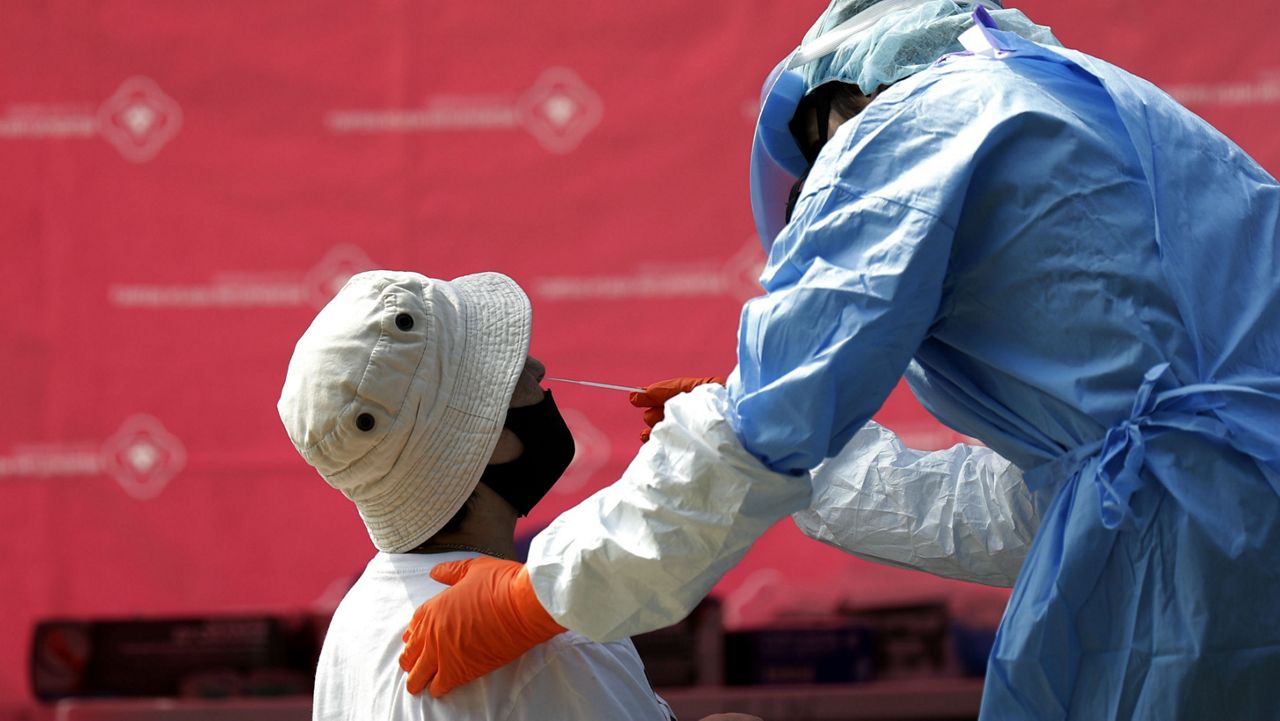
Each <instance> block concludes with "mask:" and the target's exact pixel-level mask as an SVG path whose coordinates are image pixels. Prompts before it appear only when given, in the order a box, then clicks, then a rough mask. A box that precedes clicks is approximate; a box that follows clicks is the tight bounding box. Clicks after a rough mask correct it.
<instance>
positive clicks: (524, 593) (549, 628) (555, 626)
mask: <svg viewBox="0 0 1280 721" xmlns="http://www.w3.org/2000/svg"><path fill="white" fill-rule="evenodd" d="M511 585H512V589H511V593H512V597H513V599H514V601H515V604H516V608H517V610H518V611H519V612H520V618H521V621H522V622H523V623H524V624H525V625H526V626H527V627H528V629H529V632H530V633H531V634H532V635H533V636H535V637H537V638H539V639H541V640H546V639H548V638H551V637H552V636H555V635H556V634H559V633H563V632H565V631H567V630H568V629H566V628H565V627H564V626H561V625H560V624H559V623H557V622H556V620H555V619H554V618H552V617H551V614H550V613H548V612H547V609H546V608H545V607H544V606H543V605H542V602H541V601H539V600H538V594H537V593H535V592H534V590H533V579H531V578H529V567H528V566H525V565H521V566H520V570H519V571H517V572H516V576H515V578H514V579H512V584H511Z"/></svg>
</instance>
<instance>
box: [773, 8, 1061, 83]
mask: <svg viewBox="0 0 1280 721" xmlns="http://www.w3.org/2000/svg"><path fill="white" fill-rule="evenodd" d="M975 4H976V3H973V2H965V3H963V4H962V3H957V2H954V1H953V0H923V1H916V2H912V1H911V0H905V1H903V0H832V2H831V5H830V6H828V7H827V9H826V11H825V12H824V13H822V16H821V17H819V18H818V22H816V23H814V25H813V27H812V28H810V29H809V32H808V33H806V34H805V36H804V41H803V42H802V43H801V46H800V47H801V52H804V50H805V48H806V47H812V46H811V45H810V43H813V42H814V41H822V40H828V41H830V40H833V39H834V37H829V36H834V35H836V34H841V33H842V28H841V25H842V24H844V23H846V22H847V21H850V20H851V19H853V18H856V17H858V16H859V15H861V16H862V17H863V18H864V19H866V18H867V17H868V16H873V17H874V15H876V14H879V17H878V19H875V22H874V23H873V24H872V25H871V26H870V27H867V28H866V29H865V30H864V31H863V32H861V33H858V34H856V35H854V36H852V37H850V38H849V39H848V40H846V41H844V42H842V43H840V44H839V45H837V46H836V49H835V52H831V53H828V54H826V55H824V56H823V57H820V58H817V59H816V60H813V61H812V62H809V63H807V64H805V65H802V66H796V69H797V70H799V71H800V72H801V74H803V76H804V79H805V85H806V88H807V89H808V90H812V89H813V88H816V87H818V86H819V85H822V84H823V83H828V82H831V81H833V80H839V81H842V82H846V83H851V84H854V85H857V86H858V87H859V88H861V89H862V92H864V93H866V94H867V95H870V94H871V93H873V92H875V91H876V89H877V88H879V87H880V86H881V85H892V84H893V83H896V82H898V81H899V80H902V79H903V78H906V77H909V76H911V75H914V74H916V73H917V72H919V71H921V70H924V69H925V68H927V67H929V66H930V65H932V64H933V62H934V61H935V60H937V59H938V58H940V57H942V56H943V55H946V54H948V53H953V52H960V51H962V50H963V49H964V48H962V47H961V46H960V42H959V40H958V38H959V37H960V34H961V33H963V32H964V31H965V30H967V29H968V28H970V27H972V26H973V20H972V19H971V17H970V15H971V14H972V13H973V10H974V6H975ZM982 4H983V5H986V6H988V8H990V9H991V16H992V17H993V18H995V20H996V22H997V23H998V24H999V25H1000V29H1001V30H1008V31H1011V32H1014V33H1017V34H1018V35H1021V36H1022V37H1024V38H1027V39H1028V40H1032V41H1034V42H1037V43H1040V44H1042V45H1060V43H1059V42H1058V40H1057V38H1055V37H1054V36H1053V33H1052V32H1050V30H1049V28H1047V27H1044V26H1043V25H1036V24H1035V23H1033V22H1031V20H1030V19H1029V18H1027V16H1026V15H1023V14H1022V12H1021V11H1020V10H1004V9H1001V8H1002V7H1003V5H1002V4H1001V3H1000V1H999V0H985V1H984V2H983V3H982ZM855 22H856V21H855Z"/></svg>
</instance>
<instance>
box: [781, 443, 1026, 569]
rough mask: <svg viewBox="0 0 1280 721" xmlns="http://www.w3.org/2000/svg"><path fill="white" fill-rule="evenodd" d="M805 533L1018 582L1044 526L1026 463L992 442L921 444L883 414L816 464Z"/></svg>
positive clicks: (915, 563) (873, 552)
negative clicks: (886, 423)
mask: <svg viewBox="0 0 1280 721" xmlns="http://www.w3.org/2000/svg"><path fill="white" fill-rule="evenodd" d="M812 477H813V498H812V500H811V502H810V504H809V508H808V510H804V511H800V512H799V513H796V514H795V515H794V516H793V518H794V520H795V522H796V525H797V526H799V527H800V530H801V531H803V532H804V534H805V535H807V536H809V537H810V538H813V539H815V540H818V541H822V542H823V543H826V544H829V545H832V546H835V547H836V548H839V549H840V550H842V551H846V552H848V553H851V554H853V555H855V556H859V557H861V558H866V559H868V560H872V561H876V562H879V563H887V564H890V565H894V566H904V567H907V568H914V569H918V570H921V571H927V572H929V573H933V574H936V575H939V576H946V577H947V578H957V579H961V580H965V581H975V582H977V583H985V584H988V585H991V586H1012V585H1013V582H1014V579H1015V578H1017V576H1018V570H1019V569H1020V568H1022V561H1023V559H1025V558H1026V556H1027V550H1028V549H1029V548H1030V546H1031V539H1032V538H1033V537H1034V536H1035V533H1036V529H1037V528H1038V527H1039V525H1040V519H1039V517H1038V515H1037V513H1036V509H1035V506H1034V503H1033V501H1032V496H1031V492H1030V491H1029V490H1028V489H1027V487H1026V485H1025V484H1024V483H1023V482H1022V472H1021V471H1020V470H1019V469H1018V468H1017V466H1014V465H1013V464H1012V463H1010V462H1009V461H1007V460H1005V459H1004V458H1002V457H1001V456H999V455H997V454H996V453H995V451H992V450H991V449H989V448H985V447H982V446H968V445H956V446H953V447H951V448H948V449H946V450H942V451H932V452H925V451H915V450H912V449H910V448H907V447H905V446H903V445H902V442H901V441H899V440H898V437H897V436H895V435H894V434H893V432H892V431H890V430H889V429H887V428H884V427H883V426H880V425H878V424H876V423H867V425H866V426H864V427H863V428H862V430H860V431H858V433H857V434H856V435H854V437H853V438H852V439H851V440H850V441H849V443H848V444H846V445H845V447H844V449H843V450H841V451H840V453H839V454H837V455H836V456H835V457H833V458H829V459H827V460H826V461H824V462H823V463H822V465H820V466H818V467H817V468H815V469H814V471H813V473H812Z"/></svg>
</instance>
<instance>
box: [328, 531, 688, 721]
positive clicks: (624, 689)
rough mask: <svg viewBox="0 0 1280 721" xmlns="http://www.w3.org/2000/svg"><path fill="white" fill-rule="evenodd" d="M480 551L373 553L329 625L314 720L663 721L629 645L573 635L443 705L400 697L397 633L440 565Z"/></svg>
mask: <svg viewBox="0 0 1280 721" xmlns="http://www.w3.org/2000/svg"><path fill="white" fill-rule="evenodd" d="M478 555H479V554H476V553H439V554H430V555H423V554H409V553H379V554H378V555H376V556H374V557H373V560H371V561H370V562H369V565H368V567H367V568H365V572H364V574H363V575H362V576H361V577H360V580H358V581H356V584H355V586H353V587H352V588H351V590H350V591H348V592H347V595H346V597H345V598H343V599H342V603H341V604H339V606H338V610H337V611H336V612H335V613H334V615H333V621H332V622H330V624H329V632H328V634H327V635H326V636H325V640H324V648H323V650H322V651H321V652H320V663H319V666H318V668H317V669H316V688H315V705H314V707H313V709H312V717H313V718H314V719H317V721H319V720H321V719H323V720H324V721H348V720H352V719H378V720H379V721H384V720H391V719H432V720H433V721H464V720H465V721H472V720H473V719H495V720H499V719H501V720H503V721H507V720H510V721H518V720H522V719H528V720H529V721H547V720H548V719H583V720H584V721H588V720H589V721H602V720H604V719H620V720H622V721H629V720H631V719H635V720H636V721H641V720H643V721H667V720H668V719H670V718H674V715H673V714H671V712H670V709H669V708H668V707H667V705H666V702H665V701H663V700H662V699H661V698H659V697H658V696H657V694H655V693H654V692H653V689H652V688H651V687H650V686H649V681H648V679H647V678H645V675H644V664H643V663H641V661H640V656H639V655H638V654H637V653H636V649H635V646H633V645H632V644H631V641H629V640H622V641H612V642H610V643H596V642H594V641H591V640H588V639H587V638H586V637H584V636H581V635H579V634H576V633H574V632H572V631H569V632H566V633H562V634H560V635H559V636H556V637H555V638H553V639H551V640H550V641H547V642H546V643H543V644H539V645H538V646H535V647H534V648H532V649H530V650H529V651H528V652H527V653H525V654H524V655H523V656H521V657H520V658H518V659H516V660H515V661H513V662H511V663H509V664H507V665H506V666H503V667H502V668H500V669H498V670H497V671H494V672H493V673H491V674H489V675H487V676H484V677H482V678H480V679H477V680H475V681H472V682H471V683H468V684H465V685H463V686H459V687H458V688H456V689H454V690H453V691H452V692H450V693H448V694H446V695H445V697H444V698H440V699H435V698H432V697H431V694H429V693H427V692H426V691H423V692H422V693H421V694H419V695H417V696H413V695H410V694H409V692H408V691H406V690H405V677H406V674H405V672H404V671H401V670H400V664H399V658H400V652H401V650H403V648H404V644H403V642H402V641H401V638H400V637H401V634H403V633H404V630H405V628H406V627H407V626H408V625H409V620H410V619H411V618H412V616H413V611H414V609H415V608H417V607H418V605H419V604H421V603H422V602H424V601H426V600H427V599H429V598H431V597H432V596H435V595H436V594H437V593H440V592H441V591H442V590H444V588H445V587H444V586H443V585H441V584H439V583H436V582H435V581H433V580H432V579H431V576H430V575H429V574H430V572H431V569H432V568H434V567H435V565H436V564H438V563H445V562H448V561H460V560H463V559H466V558H475V557H476V556H478Z"/></svg>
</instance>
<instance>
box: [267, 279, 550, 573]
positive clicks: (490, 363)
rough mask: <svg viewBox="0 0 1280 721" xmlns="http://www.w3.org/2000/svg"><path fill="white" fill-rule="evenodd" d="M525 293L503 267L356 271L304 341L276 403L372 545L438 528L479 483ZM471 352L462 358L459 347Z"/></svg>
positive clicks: (523, 345)
mask: <svg viewBox="0 0 1280 721" xmlns="http://www.w3.org/2000/svg"><path fill="white" fill-rule="evenodd" d="M531 321H532V317H531V312H530V308H529V299H528V297H527V296H526V295H525V294H524V291H523V290H521V289H520V286H518V285H516V283H515V281H513V280H511V279H510V278H508V277H506V276H505V275H501V274H499V273H477V274H475V275H467V276H462V277H460V278H455V279H454V280H452V281H444V280H437V279H434V278H428V277H427V276H424V275H420V274H418V273H409V272H398V271H387V270H376V271H370V272H367V273H360V274H359V275H356V276H354V277H352V278H351V280H350V281H348V282H347V284H346V285H345V286H343V288H342V290H340V291H338V294H337V295H336V296H334V298H333V300H331V301H329V303H328V305H326V306H325V307H324V308H323V309H322V310H321V311H320V313H319V314H318V315H317V316H316V318H315V320H313V321H312V323H311V326H310V327H309V328H307V330H306V332H304V333H303V334H302V337H301V338H300V339H299V340H298V343H297V345H296V346H295V348H294V352H293V357H292V358H291V359H290V361H289V370H288V373H287V374H286V376H285V382H284V388H283V390H282V391H281V395H280V401H279V403H278V404H277V409H278V410H279V412H280V419H281V420H282V421H283V422H284V426H285V429H286V430H287V431H288V432H289V439H290V440H292V441H293V445H294V447H295V448H297V449H298V452H299V453H300V454H301V455H302V457H303V458H304V459H306V461H307V462H308V463H310V464H311V465H312V466H314V467H315V468H316V470H317V471H319V472H320V475H321V476H322V477H323V478H324V479H325V480H326V481H327V482H328V483H329V485H331V486H333V487H334V488H337V489H338V490H340V491H342V492H343V493H344V494H346V496H347V497H348V498H350V499H351V500H352V501H354V502H355V505H356V509H357V510H358V511H359V512H360V516H361V518H362V519H363V520H364V523H365V526H366V527H367V528H368V530H369V537H370V538H372V539H373V543H374V545H375V546H377V547H378V549H380V550H382V551H387V552H391V553H397V552H403V551H407V550H409V549H411V548H413V547H414V546H417V545H419V544H420V543H422V542H423V541H424V540H426V539H427V538H429V537H431V536H432V535H434V534H435V533H436V532H437V531H439V530H440V528H441V527H443V526H444V524H445V523H446V522H448V520H449V519H450V518H452V517H453V515H454V514H455V513H457V511H458V509H459V508H461V507H462V504H463V503H465V502H466V500H467V497H468V496H470V495H471V492H472V491H473V490H474V489H475V486H476V484H477V483H478V482H479V480H480V475H481V474H482V473H483V472H484V467H485V465H486V464H487V463H488V461H489V457H490V455H492V453H493V448H494V446H495V445H496V444H497V442H498V435H499V434H500V433H501V432H502V423H503V421H504V420H505V419H506V413H507V406H508V404H509V403H510V400H511V394H512V392H513V391H514V389H515V385H516V381H517V380H518V379H519V377H520V372H521V370H522V369H523V367H524V362H525V358H526V356H527V355H528V353H529V334H530V329H531ZM464 351H465V353H464Z"/></svg>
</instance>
